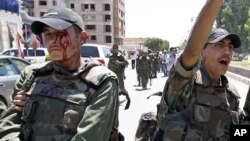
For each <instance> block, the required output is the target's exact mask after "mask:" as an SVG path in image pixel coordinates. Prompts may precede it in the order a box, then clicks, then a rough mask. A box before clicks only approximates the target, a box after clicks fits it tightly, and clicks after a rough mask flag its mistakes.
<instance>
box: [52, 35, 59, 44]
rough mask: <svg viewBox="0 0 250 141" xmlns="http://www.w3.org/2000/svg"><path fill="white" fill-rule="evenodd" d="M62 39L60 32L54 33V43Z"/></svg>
mask: <svg viewBox="0 0 250 141" xmlns="http://www.w3.org/2000/svg"><path fill="white" fill-rule="evenodd" d="M59 39H60V34H58V33H54V35H53V39H52V40H53V43H56V42H57V41H58V40H59Z"/></svg>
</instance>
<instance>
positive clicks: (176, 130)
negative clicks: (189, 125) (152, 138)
mask: <svg viewBox="0 0 250 141" xmlns="http://www.w3.org/2000/svg"><path fill="white" fill-rule="evenodd" d="M185 127H186V124H185V122H184V121H181V120H176V121H168V123H167V125H166V129H165V132H164V141H181V140H182V138H183V135H184V134H185Z"/></svg>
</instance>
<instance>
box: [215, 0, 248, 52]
mask: <svg viewBox="0 0 250 141" xmlns="http://www.w3.org/2000/svg"><path fill="white" fill-rule="evenodd" d="M249 6H250V1H249V0H228V1H226V2H225V5H224V6H223V9H222V11H221V13H219V14H218V17H217V21H216V22H217V26H219V27H223V28H225V29H227V30H228V31H229V32H232V33H237V34H238V35H239V36H240V38H241V42H242V47H241V48H239V49H236V52H238V53H243V52H246V51H248V50H249V49H248V48H249V43H250V42H249V40H248V39H247V37H248V35H249V30H247V29H246V23H247V21H248V19H249V14H248V11H249Z"/></svg>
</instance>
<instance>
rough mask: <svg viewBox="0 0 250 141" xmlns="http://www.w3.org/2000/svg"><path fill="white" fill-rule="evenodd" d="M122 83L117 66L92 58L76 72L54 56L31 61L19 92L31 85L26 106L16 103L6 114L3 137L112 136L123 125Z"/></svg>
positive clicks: (103, 140)
mask: <svg viewBox="0 0 250 141" xmlns="http://www.w3.org/2000/svg"><path fill="white" fill-rule="evenodd" d="M93 66H95V67H93ZM97 74H99V75H97ZM32 77H34V78H32ZM117 85H118V82H117V78H116V76H115V74H114V73H113V72H111V71H110V70H108V69H107V68H106V67H104V66H97V64H93V63H91V62H90V63H88V64H85V65H84V66H82V68H80V71H79V72H76V73H69V72H68V71H66V70H63V69H62V68H60V67H58V66H57V65H55V64H54V62H53V61H52V62H49V63H45V64H34V65H31V66H28V67H26V68H25V70H24V71H23V72H22V74H21V77H20V79H19V80H17V82H16V86H15V89H14V93H13V96H15V95H16V93H17V92H18V91H20V90H22V89H26V90H27V92H28V94H29V97H28V99H27V101H26V104H25V106H24V112H23V113H20V112H16V111H15V109H14V106H13V105H12V106H11V107H10V108H9V109H8V110H7V111H6V112H5V113H4V114H3V115H2V116H1V118H0V138H1V141H2V140H3V141H5V140H6V141H7V140H15V141H19V140H24V139H26V140H32V141H44V140H48V141H52V140H53V141H59V140H60V141H61V140H71V141H79V140H85V141H108V140H109V138H110V134H111V130H112V127H114V128H115V127H117V125H118V109H119V107H118V106H119V104H118V102H119V100H118V86H117ZM100 129H101V130H100ZM20 131H21V132H20Z"/></svg>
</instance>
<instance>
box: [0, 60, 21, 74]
mask: <svg viewBox="0 0 250 141" xmlns="http://www.w3.org/2000/svg"><path fill="white" fill-rule="evenodd" d="M16 74H18V72H17V71H16V70H15V68H14V67H13V65H11V62H10V61H9V60H8V59H0V76H10V75H16Z"/></svg>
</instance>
